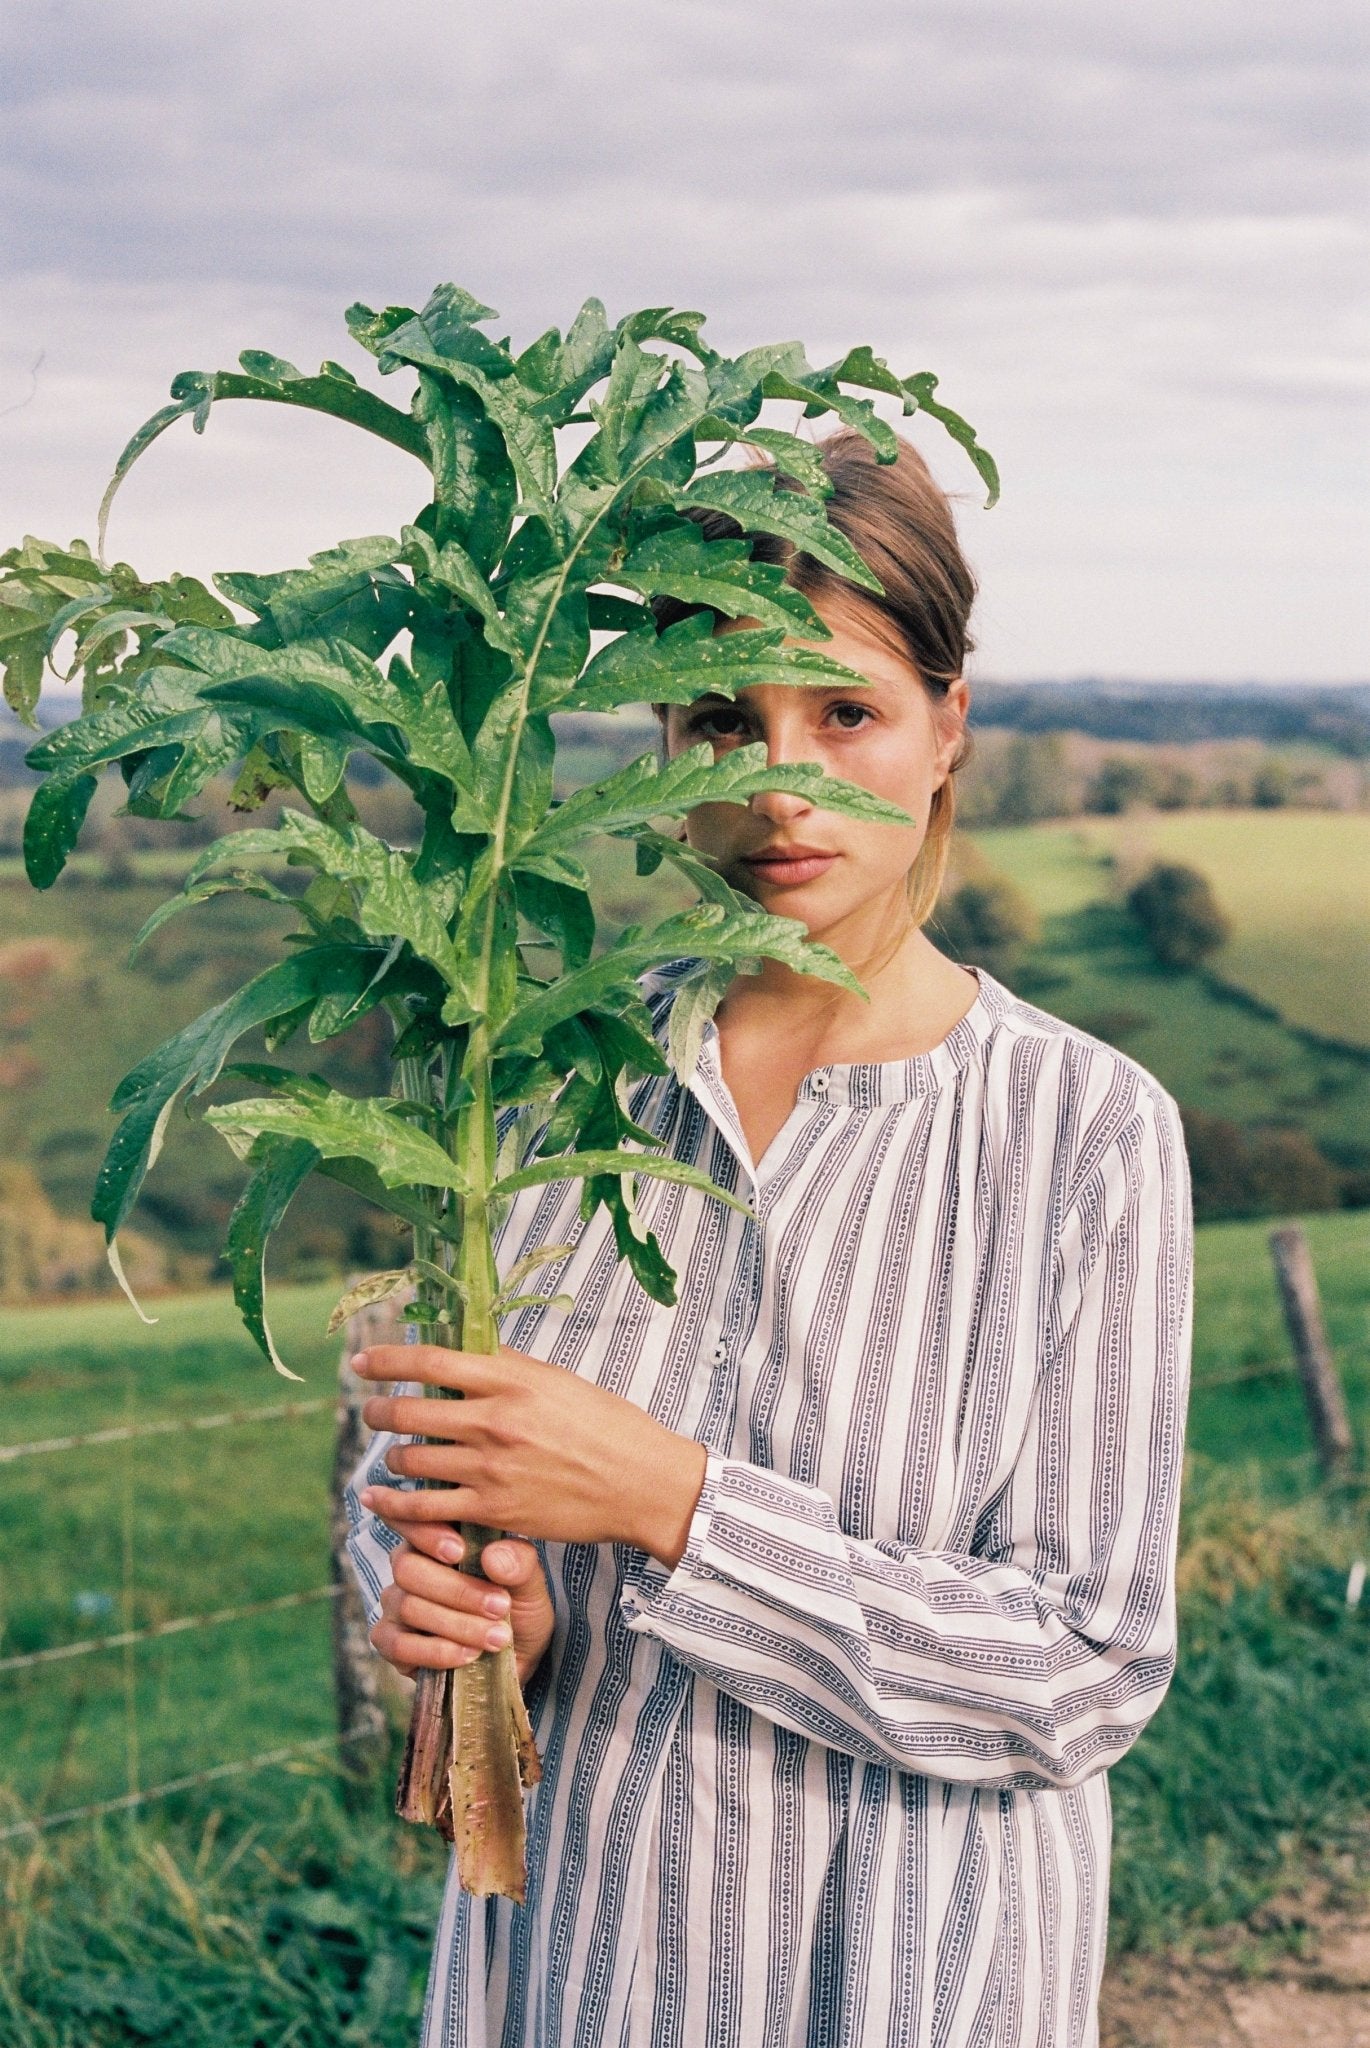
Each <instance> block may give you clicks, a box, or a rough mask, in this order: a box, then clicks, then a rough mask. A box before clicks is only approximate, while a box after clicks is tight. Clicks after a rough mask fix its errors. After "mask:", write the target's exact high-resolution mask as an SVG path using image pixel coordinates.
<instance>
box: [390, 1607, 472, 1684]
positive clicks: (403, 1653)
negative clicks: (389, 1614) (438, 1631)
mask: <svg viewBox="0 0 1370 2048" xmlns="http://www.w3.org/2000/svg"><path fill="white" fill-rule="evenodd" d="M371 1647H372V1649H373V1650H374V1651H375V1652H376V1654H377V1656H380V1657H384V1659H385V1661H386V1663H387V1664H393V1665H394V1667H395V1669H396V1670H397V1671H401V1672H403V1673H404V1674H405V1676H406V1677H408V1676H411V1675H412V1674H413V1673H414V1672H415V1671H455V1670H456V1669H457V1667H458V1666H459V1665H462V1664H474V1663H475V1661H476V1658H477V1657H479V1655H480V1654H481V1653H480V1651H479V1650H477V1649H473V1648H472V1647H471V1645H470V1644H468V1643H454V1642H451V1641H449V1639H448V1638H447V1637H446V1636H436V1635H416V1634H415V1633H414V1632H413V1630H412V1629H406V1628H401V1626H400V1625H399V1623H398V1622H395V1621H378V1622H377V1623H376V1625H375V1627H374V1628H373V1629H372V1631H371Z"/></svg>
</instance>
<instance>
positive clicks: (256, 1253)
mask: <svg viewBox="0 0 1370 2048" xmlns="http://www.w3.org/2000/svg"><path fill="white" fill-rule="evenodd" d="M318 1163H319V1154H318V1153H317V1152H316V1151H315V1149H314V1147H313V1146H312V1145H309V1144H306V1143H304V1142H303V1141H302V1140H299V1139H294V1138H263V1139H262V1140H261V1141H260V1142H259V1144H258V1145H256V1146H254V1148H253V1150H252V1152H251V1153H250V1154H249V1164H250V1165H251V1166H252V1167H253V1169H254V1171H253V1174H252V1178H251V1180H249V1182H248V1184H247V1186H246V1187H245V1188H244V1189H243V1192H242V1194H241V1195H240V1196H239V1198H238V1202H237V1206H236V1207H235V1208H234V1211H233V1213H232V1215H231V1216H230V1217H229V1219H228V1236H227V1240H226V1242H225V1246H224V1255H225V1257H226V1258H227V1260H228V1266H229V1272H230V1273H231V1275H232V1279H233V1299H234V1301H235V1302H236V1303H237V1307H238V1313H239V1315H240V1316H241V1317H242V1319H243V1322H244V1324H245V1326H246V1328H247V1331H248V1334H249V1335H250V1336H251V1337H253V1338H254V1339H255V1341H256V1342H257V1344H258V1345H259V1346H260V1348H261V1349H262V1350H263V1351H264V1352H265V1353H266V1355H267V1357H268V1358H269V1359H270V1360H271V1363H272V1364H273V1365H274V1366H275V1368H276V1370H277V1372H278V1373H280V1374H281V1375H282V1377H283V1378H285V1379H288V1380H298V1379H300V1378H301V1377H302V1375H301V1374H299V1373H297V1372H291V1370H290V1368H289V1366H288V1365H286V1363H285V1362H284V1360H283V1359H282V1358H281V1355H280V1353H279V1352H278V1351H277V1349H276V1343H275V1339H274V1338H273V1337H272V1334H271V1328H270V1325H269V1324H268V1322H267V1320H266V1247H267V1244H268V1242H269V1241H270V1237H271V1233H272V1231H273V1230H275V1228H276V1227H277V1225H278V1224H279V1223H280V1221H281V1219H282V1217H283V1216H284V1215H285V1212H286V1210H287V1209H288V1208H289V1206H290V1204H291V1202H292V1200H293V1199H294V1197H295V1195H296V1193H297V1192H298V1190H299V1189H300V1187H301V1186H302V1185H303V1183H304V1182H305V1181H306V1180H307V1179H308V1178H309V1176H310V1174H311V1173H312V1172H313V1171H314V1168H315V1167H316V1166H317V1165H318Z"/></svg>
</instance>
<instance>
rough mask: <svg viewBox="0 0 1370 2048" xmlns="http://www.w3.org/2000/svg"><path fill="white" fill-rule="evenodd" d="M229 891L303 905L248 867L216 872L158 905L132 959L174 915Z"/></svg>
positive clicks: (130, 952)
mask: <svg viewBox="0 0 1370 2048" xmlns="http://www.w3.org/2000/svg"><path fill="white" fill-rule="evenodd" d="M230 891H232V892H237V893H240V894H242V895H246V896H261V897H264V898H265V900H266V901H267V902H268V903H283V904H284V905H285V906H286V908H287V909H289V910H294V911H298V910H299V908H300V904H299V899H298V898H297V897H294V896H287V894H286V893H285V890H284V889H278V888H277V887H276V884H275V883H274V882H270V881H268V880H267V878H266V876H265V875H254V874H253V873H252V872H251V871H250V870H249V869H247V868H241V869H239V870H238V871H237V872H236V873H234V874H231V875H216V876H214V877H212V878H211V879H209V880H207V881H199V882H195V883H193V884H190V883H188V884H186V885H185V886H184V887H183V889H182V891H181V894H180V895H179V896H172V897H169V898H168V900H167V901H166V902H165V903H162V904H159V905H158V907H157V909H156V910H154V911H153V913H152V915H151V916H150V917H149V918H147V919H146V920H145V922H144V923H143V924H142V925H141V926H140V927H139V930H138V934H137V937H136V938H135V939H134V941H133V944H132V945H131V946H130V947H129V949H128V957H129V960H130V962H132V960H133V958H134V955H135V954H136V953H138V952H139V950H140V949H141V948H142V947H143V946H144V945H146V943H147V941H148V940H149V939H150V938H151V937H152V934H153V933H154V932H156V931H160V930H161V928H162V926H163V925H164V924H166V923H167V922H168V921H169V920H170V919H171V918H173V917H177V916H179V914H180V913H181V911H183V910H189V909H191V908H192V907H193V906H194V905H195V904H197V903H207V902H208V901H209V899H210V897H211V896H222V895H224V894H225V893H226V892H230Z"/></svg>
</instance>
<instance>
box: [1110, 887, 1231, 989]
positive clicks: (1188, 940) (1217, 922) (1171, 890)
mask: <svg viewBox="0 0 1370 2048" xmlns="http://www.w3.org/2000/svg"><path fill="white" fill-rule="evenodd" d="M1127 907H1128V909H1129V910H1130V911H1131V912H1132V915H1133V916H1134V917H1135V918H1136V920H1137V922H1138V924H1140V926H1141V927H1142V930H1143V931H1144V932H1145V933H1146V938H1147V943H1148V945H1149V946H1150V947H1151V950H1152V952H1153V953H1154V954H1155V956H1156V958H1157V960H1158V961H1159V962H1160V964H1161V965H1162V967H1178V968H1185V967H1197V966H1199V964H1200V963H1201V962H1202V961H1204V960H1207V959H1208V958H1209V956H1210V955H1211V954H1213V953H1216V952H1217V950H1218V948H1219V947H1220V946H1222V945H1223V944H1225V942H1226V941H1227V939H1228V938H1229V937H1230V935H1231V930H1232V927H1231V925H1230V923H1229V921H1228V919H1227V917H1226V916H1225V915H1224V913H1223V911H1222V910H1221V909H1220V908H1219V906H1218V901H1217V898H1216V897H1215V896H1214V894H1213V890H1212V887H1211V885H1210V883H1209V880H1208V877H1207V875H1204V874H1201V873H1200V872H1199V870H1198V869H1197V868H1190V867H1185V866H1184V865H1182V863H1180V862H1178V861H1157V862H1156V864H1155V866H1154V867H1150V868H1148V869H1147V871H1146V873H1145V874H1144V875H1143V876H1142V878H1141V880H1140V881H1139V882H1137V883H1135V884H1134V886H1133V887H1132V888H1131V889H1129V890H1128V893H1127Z"/></svg>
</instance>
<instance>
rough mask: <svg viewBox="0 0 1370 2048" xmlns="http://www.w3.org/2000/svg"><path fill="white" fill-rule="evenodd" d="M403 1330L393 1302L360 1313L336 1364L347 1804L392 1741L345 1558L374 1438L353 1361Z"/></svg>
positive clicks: (366, 1786)
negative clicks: (355, 1487)
mask: <svg viewBox="0 0 1370 2048" xmlns="http://www.w3.org/2000/svg"><path fill="white" fill-rule="evenodd" d="M403 1336H404V1333H403V1328H402V1326H401V1324H400V1323H399V1322H398V1320H397V1318H396V1316H395V1313H394V1304H393V1303H391V1302H376V1303H373V1304H372V1305H371V1306H370V1307H368V1308H364V1309H361V1310H359V1311H358V1313H357V1314H356V1315H354V1316H353V1317H352V1319H351V1321H350V1322H349V1323H348V1325H347V1329H346V1332H345V1334H344V1337H343V1348H342V1357H341V1358H340V1359H339V1361H338V1433H337V1440H336V1443H335V1446H334V1452H333V1484H332V1494H331V1516H330V1538H331V1541H330V1549H331V1551H332V1577H333V1583H334V1585H335V1586H336V1587H337V1588H338V1594H337V1597H336V1599H335V1600H334V1602H333V1689H334V1695H335V1697H336V1700H337V1707H338V1739H339V1742H340V1743H341V1744H342V1759H343V1764H344V1766H345V1774H344V1777H343V1799H344V1802H345V1804H347V1805H348V1806H362V1805H365V1804H367V1803H368V1802H369V1798H370V1793H371V1788H372V1786H374V1784H375V1782H376V1780H377V1779H378V1778H379V1777H380V1775H381V1774H382V1772H383V1771H384V1770H385V1767H386V1763H387V1760H388V1757H389V1749H390V1736H389V1728H388V1725H387V1721H386V1715H385V1708H384V1706H383V1704H382V1701H381V1679H380V1671H381V1666H380V1659H379V1658H378V1657H377V1655H376V1653H375V1651H374V1650H373V1649H372V1647H371V1644H370V1641H369V1639H368V1636H367V1629H366V1609H365V1608H364V1607H363V1605H362V1599H361V1594H360V1593H359V1592H358V1590H357V1582H356V1579H355V1577H354V1576H353V1572H352V1567H351V1564H350V1563H349V1561H348V1557H347V1534H348V1521H347V1509H346V1506H345V1504H344V1501H343V1488H344V1487H345V1485H346V1484H347V1481H348V1480H349V1479H350V1478H351V1476H352V1473H353V1471H354V1470H355V1469H356V1466H357V1464H358V1462H359V1460H360V1459H361V1457H362V1454H363V1452H364V1451H365V1449H366V1446H367V1444H368V1443H369V1441H370V1438H371V1431H370V1430H369V1429H368V1428H367V1426H366V1424H365V1423H364V1422H363V1421H362V1402H363V1401H364V1400H365V1399H366V1396H367V1394H368V1393H370V1392H372V1391H373V1389H372V1388H371V1387H370V1386H369V1385H368V1383H367V1382H365V1381H364V1380H359V1379H358V1378H357V1376H356V1374H355V1373H354V1372H353V1371H352V1369H351V1366H350V1365H349V1363H348V1361H349V1359H351V1358H352V1357H353V1356H354V1354H355V1353H356V1352H358V1351H365V1350H366V1348H367V1346H368V1345H371V1344H398V1343H402V1342H403Z"/></svg>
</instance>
